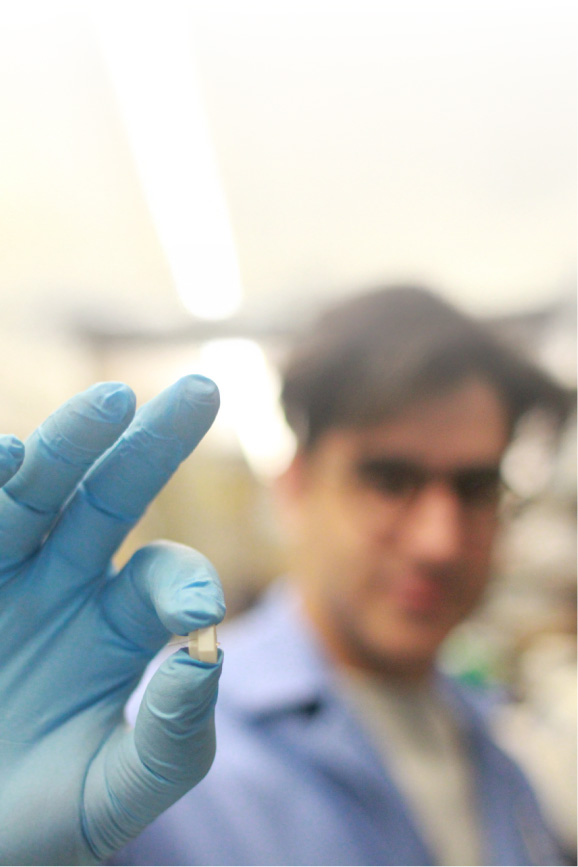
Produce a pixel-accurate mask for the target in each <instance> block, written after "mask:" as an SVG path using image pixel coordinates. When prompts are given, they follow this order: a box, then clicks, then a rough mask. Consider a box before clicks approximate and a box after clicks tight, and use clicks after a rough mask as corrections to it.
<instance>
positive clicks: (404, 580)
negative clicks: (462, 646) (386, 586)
mask: <svg viewBox="0 0 578 867" xmlns="http://www.w3.org/2000/svg"><path fill="white" fill-rule="evenodd" d="M390 589H391V593H392V595H393V598H394V599H395V601H396V603H397V605H398V607H399V608H400V609H401V610H402V611H404V612H406V613H407V614H410V615H415V616H422V617H423V616H430V617H431V616H433V615H436V614H438V613H440V612H441V611H442V610H443V609H444V608H445V607H446V605H447V602H448V598H447V588H446V586H445V584H444V583H443V582H442V581H440V580H439V579H438V578H433V577H429V576H424V575H416V574H413V575H403V576H399V577H398V578H397V579H396V580H395V581H394V582H393V584H392V585H391V588H390Z"/></svg>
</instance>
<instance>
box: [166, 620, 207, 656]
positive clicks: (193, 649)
mask: <svg viewBox="0 0 578 867" xmlns="http://www.w3.org/2000/svg"><path fill="white" fill-rule="evenodd" d="M169 646H172V647H188V649H189V656H190V657H192V658H193V659H198V660H200V661H201V662H217V658H218V649H219V643H218V641H217V627H216V626H206V627H205V628H204V629H195V631H194V632H189V634H188V637H185V636H184V635H183V636H176V637H175V638H173V640H172V641H169Z"/></svg>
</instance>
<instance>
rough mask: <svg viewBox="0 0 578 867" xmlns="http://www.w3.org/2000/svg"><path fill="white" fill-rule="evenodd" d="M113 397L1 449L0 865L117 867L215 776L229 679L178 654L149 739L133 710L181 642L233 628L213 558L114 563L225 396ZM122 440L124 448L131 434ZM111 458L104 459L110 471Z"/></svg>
mask: <svg viewBox="0 0 578 867" xmlns="http://www.w3.org/2000/svg"><path fill="white" fill-rule="evenodd" d="M134 403H135V401H134V395H133V393H132V392H131V390H130V389H129V388H128V387H127V386H125V385H123V384H120V383H100V384H98V385H96V386H93V387H92V388H90V389H88V390H87V391H85V392H83V393H82V394H80V395H77V396H76V397H74V398H73V399H72V400H70V401H69V402H68V403H66V404H65V405H64V406H63V407H61V408H60V409H59V410H57V411H56V412H55V413H54V414H53V415H52V416H50V417H49V418H48V419H47V421H46V422H45V423H44V424H43V425H41V427H40V428H39V429H38V430H37V431H36V432H35V433H34V434H33V435H32V436H31V437H30V439H29V440H28V441H27V443H26V455H25V457H24V461H23V462H22V457H23V453H24V449H23V448H22V444H20V443H19V442H18V441H17V440H15V438H13V437H8V436H6V437H1V438H0V485H3V488H2V489H1V490H0V863H2V864H82V863H95V862H97V861H100V860H104V859H105V858H107V857H108V856H109V855H110V854H111V853H112V852H113V851H115V850H116V849H118V848H120V847H121V846H122V845H124V843H126V842H127V841H128V840H129V839H131V838H132V837H134V836H136V835H137V834H138V833H139V831H141V830H142V828H143V827H144V826H145V825H146V824H148V823H149V822H151V821H152V820H153V819H154V818H155V817H156V816H157V815H158V814H159V813H161V812H162V811H163V810H164V809H166V807H168V806H169V805H170V804H171V803H173V801H175V800H176V799H177V798H179V797H180V796H181V795H183V794H184V792H186V791H187V790H188V789H190V788H191V787H192V786H194V785H195V784H196V783H197V782H198V781H199V780H200V779H201V778H202V777H203V776H204V775H205V773H206V772H207V770H208V769H209V767H210V765H211V762H212V759H213V755H214V749H215V741H214V728H213V708H214V704H215V700H216V693H217V681H218V677H219V673H220V668H221V663H222V656H221V654H219V661H218V663H217V664H216V665H211V664H209V663H203V662H198V661H196V660H193V659H191V658H190V657H189V656H188V654H187V652H186V650H180V651H178V652H177V653H175V654H174V655H173V656H171V657H170V658H169V659H168V660H167V661H166V662H165V663H164V664H163V665H162V667H161V668H160V669H159V671H158V672H157V673H156V675H155V676H154V677H153V679H152V681H151V682H150V684H149V686H148V688H147V690H146V693H145V696H144V700H143V703H142V705H141V709H140V712H139V715H138V718H137V721H136V724H135V728H134V731H132V730H128V729H127V728H126V726H125V725H124V723H123V707H124V704H125V702H126V699H127V697H128V696H129V694H130V693H131V692H132V690H133V689H134V687H135V685H136V684H137V682H138V680H139V678H140V676H141V674H142V672H143V670H144V668H145V666H146V665H147V663H148V662H149V660H150V659H151V658H152V657H153V656H154V654H155V653H156V652H157V651H158V650H159V648H160V647H161V646H162V645H163V644H164V643H165V642H166V640H167V637H168V636H169V635H170V634H171V633H176V634H179V635H181V634H183V635H184V634H186V633H188V632H189V631H192V630H194V629H198V628H201V627H205V626H208V625H210V624H214V623H217V622H218V621H220V620H221V619H222V617H223V615H224V611H225V608H224V603H223V597H222V592H221V588H220V585H219V583H218V579H217V578H216V576H215V573H214V570H213V568H212V567H211V565H210V564H209V563H208V562H207V561H206V560H205V559H204V558H203V557H201V555H200V554H198V553H196V552H194V551H192V550H190V549H188V548H186V547H184V546H182V545H176V544H170V543H155V544H154V545H149V546H146V547H145V548H143V549H141V550H140V551H138V552H137V553H136V554H135V555H134V557H132V559H131V560H130V561H129V563H128V564H127V565H126V566H125V567H124V568H123V569H122V570H121V571H120V572H119V573H118V574H117V572H116V571H115V570H114V569H113V568H112V566H111V556H112V555H113V553H114V552H115V550H116V549H117V547H118V545H119V544H120V542H121V541H122V539H123V538H124V536H125V535H126V534H127V532H128V531H129V530H130V529H131V527H132V526H133V525H134V524H135V522H136V521H137V520H138V519H139V517H140V516H141V515H142V513H143V512H144V510H145V508H146V506H147V504H148V503H149V502H150V501H151V499H152V498H153V497H154V496H155V495H156V493H157V492H158V491H159V490H160V488H161V487H162V486H163V485H164V484H165V482H166V481H167V480H168V479H169V477H170V476H171V474H172V473H173V472H174V470H175V469H176V468H177V466H178V465H179V463H180V462H181V461H182V460H183V459H184V458H185V457H187V455H188V454H189V453H190V451H191V450H192V449H193V448H194V447H195V446H196V445H197V443H198V442H199V440H200V439H201V437H202V436H203V435H204V434H205V432H206V431H207V429H208V428H209V427H210V425H211V423H212V421H213V418H214V416H215V414H216V412H217V409H218V403H219V398H218V391H217V389H216V387H215V385H214V384H213V383H211V382H210V381H209V380H206V379H204V378H203V377H195V376H190V377H185V378H183V379H181V380H180V381H179V382H177V383H176V384H175V385H173V386H172V387H171V388H169V389H167V390H166V391H164V392H163V393H162V394H160V395H159V396H158V397H156V398H155V399H154V400H152V401H150V402H149V403H148V404H146V405H145V406H143V407H142V409H141V410H139V412H138V413H137V415H136V417H135V418H134V421H132V424H131V420H132V418H133V415H134ZM123 431H124V434H123ZM101 455H102V457H100V456H101Z"/></svg>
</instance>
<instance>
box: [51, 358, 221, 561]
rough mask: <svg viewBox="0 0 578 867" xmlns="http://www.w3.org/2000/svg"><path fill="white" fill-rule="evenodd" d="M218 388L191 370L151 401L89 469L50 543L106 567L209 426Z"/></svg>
mask: <svg viewBox="0 0 578 867" xmlns="http://www.w3.org/2000/svg"><path fill="white" fill-rule="evenodd" d="M218 408H219V391H218V389H217V386H216V385H215V383H214V382H212V381H211V380H210V379H207V378H206V377H203V376H198V375H191V376H186V377H183V378H182V379H180V380H179V381H178V382H176V383H175V384H174V385H172V386H170V387H169V388H167V389H165V390H164V391H163V392H161V394H159V395H157V397H155V398H153V399H152V400H151V401H149V402H148V403H147V404H145V405H144V406H143V407H142V408H141V409H140V410H139V411H138V412H137V414H136V416H135V418H134V420H133V422H132V424H131V425H130V427H129V428H128V429H127V431H126V432H125V434H124V435H123V437H122V438H121V439H120V440H119V441H118V442H117V444H116V445H115V446H114V447H113V448H112V449H110V451H109V452H107V453H106V454H105V455H104V456H103V457H102V458H101V459H100V461H99V462H98V463H97V464H96V465H95V467H94V468H93V469H92V470H91V471H90V472H89V473H88V475H87V476H86V478H85V480H84V483H83V484H82V485H81V486H80V487H79V489H78V491H77V492H76V494H75V495H74V497H73V499H72V500H71V502H70V504H69V505H68V506H67V508H66V510H65V512H64V514H63V516H62V518H61V520H60V521H59V523H58V525H57V527H56V528H55V530H54V532H53V538H52V539H51V541H50V545H55V546H57V547H58V548H59V549H60V550H62V551H64V552H65V554H66V557H67V560H68V561H69V562H73V563H77V564H78V565H83V564H86V563H87V562H89V563H90V571H91V573H92V574H93V575H95V574H98V573H99V571H100V570H102V569H103V568H104V567H105V566H106V564H107V563H108V561H109V560H110V558H111V557H112V555H113V554H114V552H115V551H116V549H117V548H118V546H119V545H120V543H121V542H122V540H123V539H124V537H125V536H126V534H127V533H128V532H129V530H130V529H131V528H132V527H133V526H134V524H135V523H136V522H137V521H138V519H139V518H140V517H141V515H142V514H143V513H144V511H145V510H146V507H147V506H148V504H149V503H150V502H151V500H152V499H154V497H155V496H156V495H157V493H158V492H159V491H160V490H161V488H162V487H163V486H164V485H165V484H166V482H167V481H168V480H169V478H170V477H171V476H172V474H173V473H174V471H175V470H176V469H177V467H178V465H179V464H180V463H181V461H183V460H184V459H185V458H186V457H187V456H188V455H189V454H190V453H191V452H192V450H193V449H194V448H195V446H196V445H197V444H198V443H199V441H200V440H201V439H202V437H203V436H204V435H205V433H206V432H207V430H208V429H209V428H210V426H211V424H212V423H213V420H214V418H215V416H216V414H217V411H218Z"/></svg>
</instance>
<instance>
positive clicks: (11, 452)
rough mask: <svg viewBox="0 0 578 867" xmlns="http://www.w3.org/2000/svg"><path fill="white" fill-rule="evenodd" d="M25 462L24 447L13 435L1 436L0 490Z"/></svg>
mask: <svg viewBox="0 0 578 867" xmlns="http://www.w3.org/2000/svg"><path fill="white" fill-rule="evenodd" d="M23 460H24V446H23V444H22V443H21V442H20V440H19V439H17V438H16V437H15V436H12V435H11V434H0V488H1V487H2V485H5V484H6V482H7V481H8V480H9V479H11V478H12V476H14V475H16V473H17V472H18V470H19V469H20V466H21V464H22V461H23Z"/></svg>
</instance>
